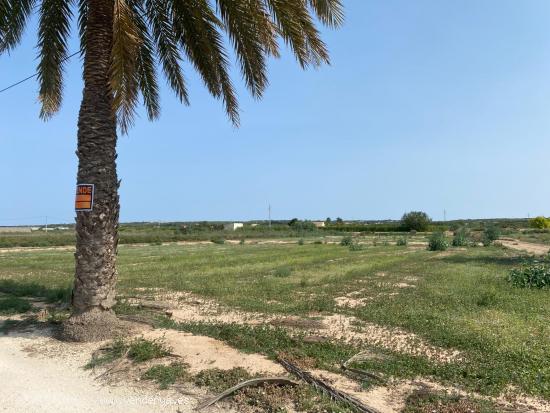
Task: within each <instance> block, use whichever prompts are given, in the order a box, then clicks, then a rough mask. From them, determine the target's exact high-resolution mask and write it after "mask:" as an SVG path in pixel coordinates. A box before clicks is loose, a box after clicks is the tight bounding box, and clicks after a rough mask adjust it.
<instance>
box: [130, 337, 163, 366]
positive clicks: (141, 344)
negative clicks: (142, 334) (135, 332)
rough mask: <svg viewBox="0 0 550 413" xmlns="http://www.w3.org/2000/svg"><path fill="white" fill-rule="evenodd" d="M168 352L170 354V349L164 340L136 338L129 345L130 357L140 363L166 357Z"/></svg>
mask: <svg viewBox="0 0 550 413" xmlns="http://www.w3.org/2000/svg"><path fill="white" fill-rule="evenodd" d="M168 354H170V349H169V348H168V347H166V345H165V344H164V342H163V341H162V340H158V339H157V340H146V339H144V338H136V339H135V340H133V341H132V342H130V344H129V345H128V358H130V359H132V360H134V361H135V362H138V363H141V362H143V361H147V360H152V359H156V358H161V357H165V356H167V355H168Z"/></svg>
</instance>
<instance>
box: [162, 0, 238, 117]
mask: <svg viewBox="0 0 550 413" xmlns="http://www.w3.org/2000/svg"><path fill="white" fill-rule="evenodd" d="M170 1H171V7H172V10H173V14H172V18H173V23H172V25H173V27H174V33H175V36H176V39H177V40H178V42H179V43H180V46H181V47H182V48H183V50H185V53H186V55H187V57H188V58H189V61H190V62H191V63H192V64H193V65H194V66H195V68H196V70H197V71H198V72H199V74H200V75H201V77H202V79H203V81H204V83H205V85H206V87H207V88H208V90H209V91H210V93H211V94H212V95H213V96H214V97H216V98H221V99H222V100H223V102H224V104H225V110H226V113H227V115H228V116H229V118H230V119H231V121H232V122H233V123H234V124H235V125H238V124H239V111H238V103H237V98H236V96H235V91H234V89H233V84H232V82H231V79H230V77H229V73H228V71H229V63H228V57H227V52H226V50H225V48H224V46H223V40H222V35H221V33H220V30H221V29H222V27H223V25H222V23H221V21H220V20H219V19H218V18H217V17H216V15H215V14H214V11H213V10H212V8H211V6H210V4H209V3H208V0H170Z"/></svg>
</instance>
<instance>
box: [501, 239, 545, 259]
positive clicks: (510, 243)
mask: <svg viewBox="0 0 550 413" xmlns="http://www.w3.org/2000/svg"><path fill="white" fill-rule="evenodd" d="M498 242H499V243H500V244H502V246H503V247H506V248H510V249H513V250H518V251H525V252H528V253H530V254H535V255H546V254H548V251H549V250H550V246H548V245H545V244H534V243H532V242H525V241H519V240H517V239H513V238H501V239H499V240H498Z"/></svg>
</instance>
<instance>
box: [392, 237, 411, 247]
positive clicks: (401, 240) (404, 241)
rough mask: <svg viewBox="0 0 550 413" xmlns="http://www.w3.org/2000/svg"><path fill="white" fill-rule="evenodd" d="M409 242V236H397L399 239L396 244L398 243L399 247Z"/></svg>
mask: <svg viewBox="0 0 550 413" xmlns="http://www.w3.org/2000/svg"><path fill="white" fill-rule="evenodd" d="M408 244H409V239H408V238H407V237H401V238H397V241H396V243H395V245H397V246H399V247H405V246H407V245H408Z"/></svg>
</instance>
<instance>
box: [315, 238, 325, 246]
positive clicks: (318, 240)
mask: <svg viewBox="0 0 550 413" xmlns="http://www.w3.org/2000/svg"><path fill="white" fill-rule="evenodd" d="M313 244H315V245H323V241H321V240H320V239H316V240H315V241H313Z"/></svg>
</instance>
